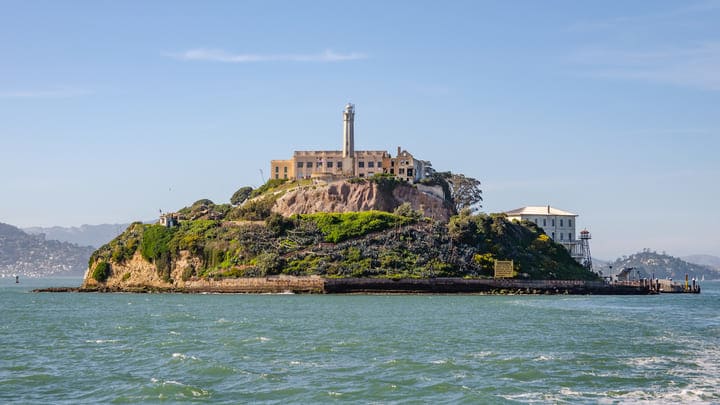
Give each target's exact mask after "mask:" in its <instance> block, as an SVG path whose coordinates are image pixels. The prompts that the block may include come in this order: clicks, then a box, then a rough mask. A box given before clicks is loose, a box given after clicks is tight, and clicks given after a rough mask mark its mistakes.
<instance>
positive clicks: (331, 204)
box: [272, 181, 452, 222]
mask: <svg viewBox="0 0 720 405" xmlns="http://www.w3.org/2000/svg"><path fill="white" fill-rule="evenodd" d="M405 202H407V203H409V204H410V205H411V206H412V208H413V209H414V210H417V211H422V212H423V214H424V215H425V216H426V217H430V218H432V219H434V220H438V221H443V222H447V221H448V220H449V219H450V216H451V215H452V212H451V210H450V208H449V207H448V205H447V204H446V203H445V201H444V200H443V199H442V198H439V197H437V196H435V195H432V194H429V193H424V192H422V191H419V190H418V189H417V188H415V187H412V186H410V185H406V184H400V185H397V186H395V187H392V189H390V188H383V187H382V186H381V185H379V184H376V183H372V182H363V183H348V182H345V181H339V182H334V183H331V184H328V185H322V186H315V187H311V188H298V189H295V190H290V191H288V192H287V193H285V194H284V195H283V196H282V197H280V198H278V199H277V201H276V202H275V205H274V206H273V208H272V211H273V212H277V213H279V214H281V215H283V216H290V215H293V214H312V213H316V212H361V211H370V210H378V211H387V212H392V211H393V210H394V209H395V208H397V207H398V206H400V205H401V204H402V203H405Z"/></svg>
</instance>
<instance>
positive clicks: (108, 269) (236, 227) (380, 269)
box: [85, 186, 596, 288]
mask: <svg viewBox="0 0 720 405" xmlns="http://www.w3.org/2000/svg"><path fill="white" fill-rule="evenodd" d="M408 187H409V186H408ZM256 191H257V190H256ZM280 194H282V193H278V190H277V189H274V188H270V189H266V190H262V191H261V192H259V193H255V195H254V199H251V200H248V201H246V202H245V203H244V204H242V205H238V206H232V205H229V204H228V205H215V204H213V203H212V202H211V201H209V200H200V201H198V202H196V203H195V204H193V205H192V206H191V207H188V208H185V209H183V210H181V211H180V213H181V216H182V217H183V218H184V220H183V219H181V221H180V225H179V226H177V227H171V228H168V227H164V226H161V225H145V224H142V223H134V224H132V225H131V226H130V227H128V229H127V230H126V231H125V232H124V233H123V234H121V235H119V236H118V237H117V238H116V239H114V240H113V241H111V242H110V243H108V244H107V245H105V246H103V247H101V248H100V249H98V250H97V251H96V252H95V253H94V254H93V255H92V257H91V259H90V263H89V265H90V268H89V270H88V273H87V275H86V280H85V285H86V286H92V285H98V284H100V285H107V286H117V287H123V286H142V285H152V286H161V287H170V286H172V287H179V288H182V287H183V286H184V285H185V284H186V283H187V282H190V281H193V282H197V281H198V280H209V279H213V280H217V279H222V278H236V277H262V276H267V275H276V274H286V275H296V276H307V275H318V276H322V277H388V278H406V277H410V278H425V277H491V276H492V273H493V262H494V260H496V259H497V260H514V262H515V270H516V272H517V276H518V277H521V278H530V279H577V280H589V279H595V278H596V276H595V274H593V273H591V272H588V271H587V270H585V269H584V268H583V267H581V266H580V265H579V264H577V263H576V262H575V261H574V260H573V259H572V258H571V257H570V255H569V254H568V252H567V251H566V250H565V249H564V248H563V247H562V246H560V245H558V244H555V243H554V242H553V241H551V240H550V238H548V237H547V235H545V234H544V233H543V231H542V230H541V229H539V228H538V227H537V226H535V225H534V224H532V223H529V222H523V223H518V222H510V221H508V220H507V218H506V217H505V216H504V215H502V214H494V215H487V214H477V215H472V214H470V213H469V211H467V210H465V211H462V212H461V213H460V214H459V215H455V216H453V217H452V218H451V219H450V221H449V222H442V221H435V220H432V219H430V218H426V217H424V216H423V215H422V213H420V212H418V211H415V210H413V209H412V208H411V206H410V204H407V203H406V204H401V205H400V206H399V207H398V208H396V209H395V210H394V212H392V213H390V212H383V211H375V210H371V211H364V212H343V213H338V212H335V213H325V212H321V213H313V214H302V215H293V216H291V217H284V216H282V215H280V214H277V213H272V212H271V210H270V208H271V207H272V203H271V202H272V200H273V199H275V198H277V197H278V195H280ZM250 198H253V197H250Z"/></svg>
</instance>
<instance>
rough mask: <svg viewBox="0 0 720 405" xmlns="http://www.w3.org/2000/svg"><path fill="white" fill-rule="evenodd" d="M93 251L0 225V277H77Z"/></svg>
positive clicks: (83, 269) (81, 272) (85, 266)
mask: <svg viewBox="0 0 720 405" xmlns="http://www.w3.org/2000/svg"><path fill="white" fill-rule="evenodd" d="M92 252H93V248H92V247H91V246H78V245H75V244H72V243H68V242H60V241H56V240H46V239H45V236H44V235H28V234H27V233H25V232H23V231H21V230H20V229H19V228H16V227H14V226H12V225H8V224H3V223H0V274H2V275H4V276H11V275H13V274H18V275H25V276H31V277H42V276H81V275H82V274H83V273H84V271H85V269H86V268H87V260H88V258H89V257H90V255H91V254H92Z"/></svg>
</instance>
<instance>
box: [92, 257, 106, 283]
mask: <svg viewBox="0 0 720 405" xmlns="http://www.w3.org/2000/svg"><path fill="white" fill-rule="evenodd" d="M108 277H110V263H108V262H106V261H101V262H99V263H98V264H97V265H96V266H95V269H94V270H93V272H92V278H93V279H95V281H98V282H100V283H104V282H105V281H107V279H108Z"/></svg>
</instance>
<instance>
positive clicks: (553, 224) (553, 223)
mask: <svg viewBox="0 0 720 405" xmlns="http://www.w3.org/2000/svg"><path fill="white" fill-rule="evenodd" d="M552 226H555V218H553V219H552ZM553 235H554V234H553ZM554 238H555V237H554V236H553V239H554Z"/></svg>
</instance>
